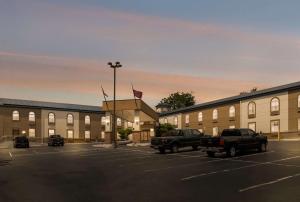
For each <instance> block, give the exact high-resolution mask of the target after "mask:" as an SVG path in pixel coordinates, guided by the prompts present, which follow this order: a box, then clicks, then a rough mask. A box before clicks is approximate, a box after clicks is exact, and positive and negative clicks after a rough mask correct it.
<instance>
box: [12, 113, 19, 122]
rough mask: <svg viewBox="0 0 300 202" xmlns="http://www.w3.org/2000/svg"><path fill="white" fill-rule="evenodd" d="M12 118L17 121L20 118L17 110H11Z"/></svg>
mask: <svg viewBox="0 0 300 202" xmlns="http://www.w3.org/2000/svg"><path fill="white" fill-rule="evenodd" d="M12 120H13V121H19V120H20V113H19V111H13V113H12Z"/></svg>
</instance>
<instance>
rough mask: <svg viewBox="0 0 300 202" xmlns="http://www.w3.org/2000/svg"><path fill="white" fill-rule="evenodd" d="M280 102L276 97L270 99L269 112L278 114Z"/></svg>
mask: <svg viewBox="0 0 300 202" xmlns="http://www.w3.org/2000/svg"><path fill="white" fill-rule="evenodd" d="M279 110H280V100H279V98H277V97H274V98H272V99H271V112H279Z"/></svg>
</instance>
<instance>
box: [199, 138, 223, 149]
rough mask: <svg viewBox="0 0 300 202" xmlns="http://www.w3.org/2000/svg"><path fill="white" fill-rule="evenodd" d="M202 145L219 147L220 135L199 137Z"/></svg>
mask: <svg viewBox="0 0 300 202" xmlns="http://www.w3.org/2000/svg"><path fill="white" fill-rule="evenodd" d="M201 146H202V147H219V146H220V137H204V138H202V139H201Z"/></svg>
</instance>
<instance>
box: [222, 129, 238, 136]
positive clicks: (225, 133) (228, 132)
mask: <svg viewBox="0 0 300 202" xmlns="http://www.w3.org/2000/svg"><path fill="white" fill-rule="evenodd" d="M221 136H224V137H226V136H241V134H240V131H239V130H223V132H222V135H221Z"/></svg>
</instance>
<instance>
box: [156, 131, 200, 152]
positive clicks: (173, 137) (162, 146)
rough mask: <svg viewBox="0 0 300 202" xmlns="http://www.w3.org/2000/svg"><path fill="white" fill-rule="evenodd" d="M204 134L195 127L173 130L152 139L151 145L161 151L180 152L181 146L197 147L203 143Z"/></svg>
mask: <svg viewBox="0 0 300 202" xmlns="http://www.w3.org/2000/svg"><path fill="white" fill-rule="evenodd" d="M201 137H203V134H202V133H200V132H199V131H198V130H195V129H184V130H171V131H169V132H167V133H165V134H163V135H162V137H154V138H152V139H151V147H152V148H153V149H158V150H159V152H160V153H165V151H166V150H171V152H178V149H179V148H181V147H189V146H191V147H193V149H195V150H196V149H197V148H198V147H199V146H200V143H201Z"/></svg>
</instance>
